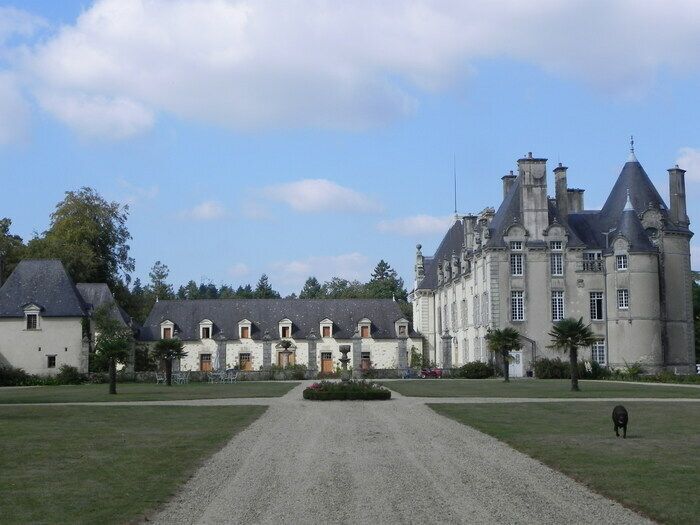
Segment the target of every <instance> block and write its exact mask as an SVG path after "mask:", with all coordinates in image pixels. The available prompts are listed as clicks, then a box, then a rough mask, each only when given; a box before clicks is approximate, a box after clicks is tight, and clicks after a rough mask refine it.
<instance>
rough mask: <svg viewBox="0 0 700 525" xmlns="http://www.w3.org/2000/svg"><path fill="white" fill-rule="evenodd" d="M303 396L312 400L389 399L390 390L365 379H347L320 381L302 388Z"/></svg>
mask: <svg viewBox="0 0 700 525" xmlns="http://www.w3.org/2000/svg"><path fill="white" fill-rule="evenodd" d="M303 396H304V399H309V400H312V401H333V400H338V401H351V400H364V401H377V400H386V399H391V392H390V391H389V390H387V389H386V388H384V387H382V386H379V385H377V384H374V383H369V382H367V381H348V382H347V383H342V382H341V383H336V382H333V381H321V382H320V383H314V384H313V385H311V386H310V387H308V388H306V389H304V393H303Z"/></svg>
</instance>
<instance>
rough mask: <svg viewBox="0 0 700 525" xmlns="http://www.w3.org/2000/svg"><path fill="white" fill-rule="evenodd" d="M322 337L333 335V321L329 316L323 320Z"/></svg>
mask: <svg viewBox="0 0 700 525" xmlns="http://www.w3.org/2000/svg"><path fill="white" fill-rule="evenodd" d="M321 337H333V321H331V320H330V319H328V318H327V317H326V318H325V319H324V320H323V321H321Z"/></svg>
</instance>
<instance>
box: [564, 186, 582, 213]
mask: <svg viewBox="0 0 700 525" xmlns="http://www.w3.org/2000/svg"><path fill="white" fill-rule="evenodd" d="M584 191H585V190H582V189H579V188H569V189H567V190H566V195H567V197H568V200H569V213H578V212H580V211H583V192H584Z"/></svg>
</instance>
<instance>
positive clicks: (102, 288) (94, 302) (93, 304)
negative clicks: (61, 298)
mask: <svg viewBox="0 0 700 525" xmlns="http://www.w3.org/2000/svg"><path fill="white" fill-rule="evenodd" d="M75 287H76V289H77V290H78V293H79V294H80V296H81V297H82V299H83V303H84V304H85V307H86V308H87V310H88V312H89V313H90V314H92V313H94V312H95V310H97V309H98V308H100V307H101V306H103V305H105V304H111V305H112V306H111V307H110V312H109V313H110V317H111V318H112V319H115V320H117V321H119V322H120V323H121V324H122V325H124V326H131V324H132V320H131V318H130V317H129V314H127V313H126V312H125V311H124V310H123V309H122V307H121V306H119V305H118V304H117V302H116V301H115V299H114V296H113V295H112V292H111V290H110V289H109V286H107V285H106V284H105V283H78V284H76V285H75Z"/></svg>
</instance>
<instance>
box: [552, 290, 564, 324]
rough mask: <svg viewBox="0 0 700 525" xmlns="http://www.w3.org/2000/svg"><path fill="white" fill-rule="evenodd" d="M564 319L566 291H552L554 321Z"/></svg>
mask: <svg viewBox="0 0 700 525" xmlns="http://www.w3.org/2000/svg"><path fill="white" fill-rule="evenodd" d="M562 319H564V291H563V290H552V321H561V320H562Z"/></svg>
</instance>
